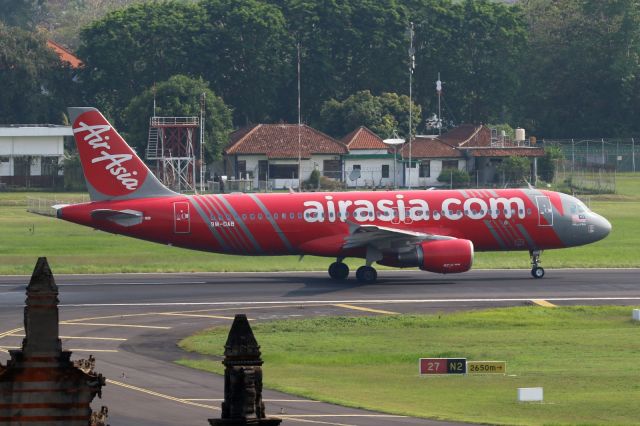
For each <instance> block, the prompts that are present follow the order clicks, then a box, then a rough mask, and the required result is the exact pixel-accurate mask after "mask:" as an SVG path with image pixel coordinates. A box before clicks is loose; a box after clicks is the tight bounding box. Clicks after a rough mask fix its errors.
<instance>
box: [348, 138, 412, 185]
mask: <svg viewBox="0 0 640 426" xmlns="http://www.w3.org/2000/svg"><path fill="white" fill-rule="evenodd" d="M342 143H344V144H345V145H346V146H347V148H348V149H349V153H348V154H347V155H345V156H344V157H343V161H344V170H345V184H346V186H347V187H349V188H357V187H369V188H373V187H394V185H395V184H396V183H398V182H400V179H399V175H398V172H399V171H400V168H399V167H397V166H396V164H394V154H393V153H392V152H389V147H388V146H387V145H386V144H385V143H384V142H383V141H382V138H380V136H378V135H376V134H375V133H373V132H372V131H371V130H369V129H367V128H366V127H364V126H360V127H358V128H357V129H355V130H354V131H353V132H351V133H349V134H348V135H346V136H345V137H343V138H342ZM394 171H395V173H396V178H395V179H394Z"/></svg>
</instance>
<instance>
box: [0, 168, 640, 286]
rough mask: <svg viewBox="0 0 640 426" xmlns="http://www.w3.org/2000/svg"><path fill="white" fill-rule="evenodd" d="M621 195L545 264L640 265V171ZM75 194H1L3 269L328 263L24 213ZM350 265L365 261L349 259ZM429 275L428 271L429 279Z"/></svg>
mask: <svg viewBox="0 0 640 426" xmlns="http://www.w3.org/2000/svg"><path fill="white" fill-rule="evenodd" d="M617 182H618V188H619V191H618V194H614V195H604V196H591V198H590V205H591V208H592V209H593V210H594V211H596V212H598V213H600V214H602V215H604V216H605V217H607V218H608V219H609V220H610V221H611V223H612V224H613V231H612V233H611V235H609V237H607V238H606V239H604V240H603V241H600V242H598V243H595V244H592V245H588V246H584V247H577V248H570V249H563V250H550V251H547V252H545V253H544V254H543V257H542V260H543V266H544V267H545V268H560V267H570V268H585V267H640V258H639V257H638V256H636V255H635V250H636V249H637V247H638V242H639V241H640V240H639V237H638V236H639V235H640V221H639V220H637V218H638V217H640V174H636V175H633V174H626V175H619V176H618V180H617ZM27 196H31V197H41V198H54V197H56V198H58V199H61V200H65V199H78V198H79V197H81V196H82V194H46V193H31V192H29V193H0V212H1V213H2V214H1V215H0V274H30V273H31V272H32V270H33V266H34V265H35V261H36V258H37V257H38V256H47V257H48V258H49V262H50V264H51V266H52V268H53V270H54V272H55V273H107V272H201V271H211V272H213V271H292V270H315V271H323V270H326V269H327V267H328V265H329V264H330V263H331V262H332V260H331V259H328V258H318V257H313V256H307V257H305V258H304V259H303V260H302V261H299V259H298V257H297V256H280V257H254V258H252V260H251V262H247V260H246V257H242V256H229V255H222V254H213V253H202V252H196V251H191V250H185V249H179V248H175V247H166V246H162V245H159V244H154V243H149V242H145V241H139V240H135V239H133V238H128V237H124V236H117V235H111V234H107V233H104V232H100V231H95V230H92V229H89V228H86V227H82V226H79V225H74V224H71V223H68V222H64V221H61V220H58V219H54V218H50V217H44V216H39V215H35V214H31V213H27V212H26V197H27ZM347 263H348V264H349V266H350V267H351V269H352V270H354V269H355V268H357V267H358V266H360V265H361V264H362V261H361V260H359V259H348V260H347ZM528 267H529V257H528V254H527V253H526V252H508V253H502V252H500V253H477V255H476V257H475V263H474V268H528ZM429 276H430V275H429V274H425V279H428V277H429Z"/></svg>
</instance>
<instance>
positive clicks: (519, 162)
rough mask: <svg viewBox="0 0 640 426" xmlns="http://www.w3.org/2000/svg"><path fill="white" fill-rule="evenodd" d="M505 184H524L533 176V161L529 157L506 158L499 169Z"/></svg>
mask: <svg viewBox="0 0 640 426" xmlns="http://www.w3.org/2000/svg"><path fill="white" fill-rule="evenodd" d="M497 169H498V172H499V173H501V174H502V179H503V181H504V182H511V183H515V184H518V185H520V184H522V183H524V182H525V180H529V179H530V176H531V160H530V159H529V158H528V157H517V156H511V157H507V158H505V159H504V160H503V161H502V162H501V163H500V165H499V166H498V167H497Z"/></svg>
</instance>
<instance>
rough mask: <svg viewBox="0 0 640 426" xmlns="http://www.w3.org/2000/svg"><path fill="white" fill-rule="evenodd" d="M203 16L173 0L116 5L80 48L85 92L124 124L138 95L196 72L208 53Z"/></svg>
mask: <svg viewBox="0 0 640 426" xmlns="http://www.w3.org/2000/svg"><path fill="white" fill-rule="evenodd" d="M203 15H204V13H203V11H202V9H201V8H200V7H199V6H198V5H197V4H193V3H185V2H181V1H177V0H168V1H164V2H161V3H141V4H135V5H132V6H130V7H128V8H126V9H121V10H115V11H113V12H111V13H108V14H107V15H105V16H104V18H102V19H100V20H98V21H95V22H94V23H92V24H91V25H90V26H89V27H87V28H85V29H84V30H83V31H82V32H81V34H80V37H81V42H80V47H79V49H78V55H79V56H80V57H81V58H82V60H83V61H84V63H85V67H84V69H83V74H82V76H81V79H82V82H83V86H84V88H85V92H86V93H85V97H86V98H88V99H91V100H92V103H95V104H97V105H96V106H97V107H99V108H100V109H101V110H103V111H104V112H105V113H107V114H108V115H109V116H111V117H112V118H113V119H114V121H115V125H116V126H121V125H122V116H123V111H124V108H125V107H126V106H127V105H128V104H129V102H130V101H131V99H132V98H133V97H134V96H136V95H138V94H140V93H141V92H142V91H144V90H145V89H148V88H150V87H151V86H152V85H153V84H154V82H157V81H163V80H166V79H168V78H169V77H171V76H172V75H175V74H185V75H189V74H190V71H191V70H192V69H193V63H194V62H195V59H194V58H197V57H198V55H200V54H202V52H201V51H200V50H199V49H200V48H201V44H200V42H199V40H200V39H201V37H202V36H201V32H202V28H203V27H204V16H203Z"/></svg>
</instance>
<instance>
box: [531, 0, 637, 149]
mask: <svg viewBox="0 0 640 426" xmlns="http://www.w3.org/2000/svg"><path fill="white" fill-rule="evenodd" d="M524 8H525V15H526V16H527V19H528V21H529V27H530V28H531V32H530V33H531V36H530V46H529V54H528V61H527V63H526V69H527V74H526V76H527V77H528V81H529V84H528V85H527V87H526V90H525V92H524V93H523V95H522V98H523V99H527V101H526V103H524V104H523V105H525V106H526V107H527V108H526V111H525V112H526V118H527V120H528V123H529V124H528V127H529V128H531V129H532V130H534V131H536V133H537V134H538V135H539V136H547V137H591V136H594V135H602V134H606V135H610V136H623V135H624V136H627V135H628V134H630V133H635V132H638V131H640V124H639V123H638V120H637V115H638V113H640V95H639V92H640V59H639V58H640V43H639V41H640V8H639V7H638V2H637V0H610V1H599V0H554V1H551V0H528V1H525V2H524Z"/></svg>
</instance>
